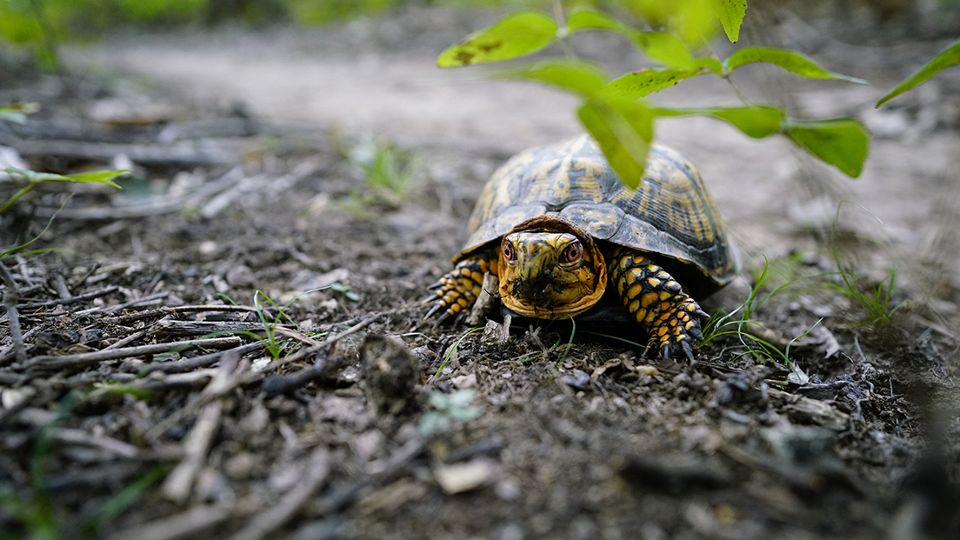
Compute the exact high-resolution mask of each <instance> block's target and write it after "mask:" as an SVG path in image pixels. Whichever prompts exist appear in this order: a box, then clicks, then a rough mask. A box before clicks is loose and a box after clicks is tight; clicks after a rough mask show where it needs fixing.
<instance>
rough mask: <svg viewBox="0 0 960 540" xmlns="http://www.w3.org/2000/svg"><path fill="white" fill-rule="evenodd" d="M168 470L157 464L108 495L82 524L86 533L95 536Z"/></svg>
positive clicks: (166, 467) (166, 466) (168, 468)
mask: <svg viewBox="0 0 960 540" xmlns="http://www.w3.org/2000/svg"><path fill="white" fill-rule="evenodd" d="M169 470H170V467H169V466H168V465H157V466H155V467H153V468H152V469H150V470H149V471H148V472H147V473H146V474H145V475H143V476H141V477H140V478H138V479H137V480H135V481H134V482H133V483H131V484H130V485H128V486H126V487H124V488H123V489H122V490H120V492H119V493H117V494H116V495H114V496H112V497H110V499H109V500H107V502H106V503H104V504H103V506H101V507H100V508H98V509H97V511H96V512H95V513H94V515H93V516H92V517H91V518H90V519H89V520H88V521H87V523H86V524H85V525H84V529H86V531H87V533H88V534H90V535H92V536H96V535H97V534H98V533H99V532H100V531H101V529H103V528H104V527H105V526H106V525H107V524H109V523H110V522H111V521H113V520H114V519H116V518H117V516H119V515H120V514H122V513H123V512H124V511H126V510H127V509H129V508H130V507H131V506H133V505H134V504H136V503H137V501H139V500H140V499H141V498H142V497H143V495H144V494H145V493H146V492H147V490H148V489H150V487H151V486H153V485H154V484H156V483H157V482H158V481H159V480H160V479H161V478H163V477H164V476H166V474H167V471H169Z"/></svg>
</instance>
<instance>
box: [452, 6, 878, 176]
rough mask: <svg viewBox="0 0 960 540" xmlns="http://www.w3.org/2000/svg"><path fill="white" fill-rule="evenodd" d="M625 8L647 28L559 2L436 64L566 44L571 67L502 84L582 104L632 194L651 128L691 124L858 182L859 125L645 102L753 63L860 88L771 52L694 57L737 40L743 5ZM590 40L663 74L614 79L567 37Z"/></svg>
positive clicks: (797, 57) (491, 31)
mask: <svg viewBox="0 0 960 540" xmlns="http://www.w3.org/2000/svg"><path fill="white" fill-rule="evenodd" d="M626 6H627V7H628V9H632V11H633V12H634V14H635V15H638V16H639V17H640V18H641V19H642V20H643V21H644V23H645V24H646V26H647V28H638V27H634V26H631V25H630V24H627V23H625V22H623V21H622V20H620V19H618V18H615V17H613V16H611V15H609V14H607V13H605V12H602V11H597V10H592V9H579V10H575V11H573V12H571V13H570V14H569V15H567V14H565V13H564V11H563V9H562V3H561V2H556V3H555V10H554V16H553V17H550V16H547V15H545V14H542V13H539V12H534V11H527V12H521V13H515V14H513V15H510V16H507V17H505V18H503V19H501V20H500V21H498V22H497V23H495V24H494V25H493V26H490V27H488V28H486V29H483V30H480V31H478V32H476V33H474V34H472V35H471V36H469V37H467V38H466V39H465V40H464V41H463V42H461V43H459V44H456V45H453V46H451V47H449V48H448V49H446V50H445V51H443V52H442V53H441V54H440V55H439V57H438V58H437V65H439V66H440V67H457V66H468V65H472V64H479V63H488V62H502V61H506V60H512V59H515V58H519V57H523V56H527V55H530V54H533V53H536V52H538V51H540V50H542V49H544V48H545V47H547V46H548V45H550V44H552V43H555V42H559V43H560V44H561V45H566V47H565V48H564V51H565V52H566V54H567V58H564V59H551V60H546V61H542V62H539V63H536V64H533V65H529V66H526V67H520V68H515V69H510V70H507V71H505V72H503V75H504V76H507V77H511V78H517V79H526V80H532V81H536V82H539V83H543V84H547V85H551V86H554V87H557V88H559V89H561V90H564V91H567V92H570V93H572V94H574V95H576V96H578V97H579V98H580V99H581V104H580V107H579V108H578V110H577V115H578V116H579V118H580V122H581V123H582V124H583V126H584V128H585V129H586V130H587V132H588V133H590V135H591V136H593V138H594V139H595V140H596V141H597V144H598V145H599V146H600V149H601V150H602V151H603V154H604V155H605V156H606V158H607V160H608V161H609V162H610V165H611V167H612V168H613V169H614V171H616V172H617V175H618V176H619V177H620V179H621V181H623V182H624V183H625V184H626V185H628V186H629V187H634V188H635V187H637V186H638V185H639V183H640V181H641V179H642V178H643V170H644V166H645V163H646V156H647V152H648V151H649V147H650V144H651V143H652V142H653V139H654V123H655V121H656V120H657V119H661V118H673V117H683V116H691V115H697V116H707V117H710V118H714V119H717V120H721V121H723V122H726V123H728V124H730V125H732V126H733V127H735V128H736V129H738V130H740V131H741V132H743V133H744V134H745V135H747V136H749V137H753V138H763V137H769V136H772V135H784V136H786V137H787V138H788V139H789V140H790V141H791V142H793V143H794V144H796V145H797V146H799V147H801V148H803V149H804V150H806V151H808V152H810V153H811V154H813V155H814V156H816V157H818V158H819V159H821V160H823V161H824V162H826V163H829V164H830V165H833V166H835V167H837V168H838V169H839V170H840V171H842V172H843V173H844V174H847V175H848V176H851V177H857V176H859V175H860V173H861V172H862V170H863V163H864V161H865V160H866V157H867V152H868V148H869V134H868V133H867V131H866V130H865V129H864V128H863V126H862V125H861V124H860V123H859V122H857V121H856V120H853V119H850V118H838V119H829V120H812V121H811V120H799V119H795V118H791V117H789V116H788V115H787V114H786V112H785V111H783V110H781V109H779V108H776V107H772V106H766V105H754V104H750V103H747V102H746V101H744V104H743V105H742V106H735V107H714V106H707V107H693V108H666V107H658V106H654V105H652V104H651V103H649V102H648V101H647V100H646V98H647V96H649V95H651V94H653V93H655V92H659V91H661V90H663V89H665V88H668V87H671V86H673V85H675V84H677V83H679V82H681V81H683V80H685V79H690V78H693V77H700V76H704V75H715V76H718V77H721V78H723V79H724V80H726V81H728V82H730V84H733V82H732V80H731V76H732V75H733V73H734V72H735V71H736V70H738V69H740V68H742V67H744V66H748V65H751V64H756V63H766V64H772V65H775V66H778V67H779V68H781V69H783V70H784V71H787V72H789V73H792V74H794V75H797V76H800V77H804V78H808V79H832V80H840V81H847V82H853V83H859V84H865V81H862V80H860V79H857V78H855V77H850V76H847V75H842V74H839V73H835V72H832V71H829V70H826V69H824V68H822V67H821V66H820V65H819V64H817V63H816V62H814V61H813V60H812V59H810V58H808V57H806V56H804V55H803V54H800V53H798V52H795V51H790V50H785V49H777V48H773V47H745V48H742V49H740V50H737V51H735V52H734V53H733V54H731V55H730V56H729V57H727V58H726V59H723V60H721V59H720V58H719V57H718V56H717V55H716V54H714V53H712V52H710V53H706V54H700V51H701V50H702V49H703V48H704V46H709V41H710V39H711V38H712V37H713V36H714V34H715V33H717V31H718V29H719V28H722V29H723V32H724V33H725V34H726V36H727V38H728V39H729V40H730V42H732V43H735V42H736V41H737V40H738V38H739V33H740V26H741V24H742V22H743V18H744V16H745V14H746V11H747V2H746V0H678V1H676V2H669V3H667V2H646V1H644V2H631V3H628V4H626ZM586 31H600V32H612V33H615V34H619V35H621V36H623V37H625V38H627V39H628V40H630V41H631V42H632V43H633V44H634V45H635V46H636V47H637V48H638V49H639V50H640V51H641V52H642V53H643V54H644V55H645V56H647V58H649V59H650V60H652V61H654V62H656V63H657V64H659V65H660V67H656V68H646V69H641V70H638V71H634V72H631V73H627V74H624V75H622V76H620V77H617V78H615V79H613V80H610V79H609V78H608V76H607V75H606V73H605V72H604V70H603V69H601V68H600V67H599V66H598V65H596V64H594V63H592V62H588V61H585V60H582V59H579V58H576V57H575V54H574V53H573V48H572V47H571V46H570V40H571V38H572V37H573V36H575V35H576V34H579V33H581V32H586ZM734 88H735V89H736V87H735V86H734ZM738 95H739V91H738Z"/></svg>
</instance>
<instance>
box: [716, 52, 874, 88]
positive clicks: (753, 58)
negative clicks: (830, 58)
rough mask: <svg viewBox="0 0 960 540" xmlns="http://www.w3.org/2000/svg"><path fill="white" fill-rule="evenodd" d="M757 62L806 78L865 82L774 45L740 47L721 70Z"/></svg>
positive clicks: (728, 70)
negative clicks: (829, 69) (830, 69)
mask: <svg viewBox="0 0 960 540" xmlns="http://www.w3.org/2000/svg"><path fill="white" fill-rule="evenodd" d="M758 62H765V63H768V64H774V65H776V66H779V67H780V68H782V69H784V70H786V71H789V72H790V73H793V74H795V75H799V76H801V77H805V78H807V79H834V80H841V81H847V82H852V83H856V84H867V81H865V80H863V79H858V78H856V77H850V76H848V75H843V74H841V73H834V72H832V71H827V70H825V69H823V68H822V67H820V66H819V65H818V64H817V63H816V62H814V61H813V60H811V59H810V58H808V57H807V56H805V55H803V54H800V53H798V52H794V51H788V50H785V49H777V48H774V47H745V48H743V49H740V50H739V51H737V52H735V53H733V54H731V55H730V57H729V58H727V59H726V60H725V61H724V62H723V71H724V74H729V73H731V72H732V71H733V70H735V69H737V68H739V67H742V66H745V65H748V64H755V63H758Z"/></svg>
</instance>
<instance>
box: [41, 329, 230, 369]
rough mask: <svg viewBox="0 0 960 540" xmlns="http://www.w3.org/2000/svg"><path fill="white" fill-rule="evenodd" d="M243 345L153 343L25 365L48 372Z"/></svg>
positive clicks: (197, 341)
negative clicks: (125, 359)
mask: <svg viewBox="0 0 960 540" xmlns="http://www.w3.org/2000/svg"><path fill="white" fill-rule="evenodd" d="M240 343H241V340H240V338H238V337H234V336H230V337H221V338H209V339H187V340H184V341H171V342H168V343H153V344H150V345H140V346H138V347H119V348H116V349H105V350H102V351H94V352H88V353H79V354H65V355H62V356H35V357H34V358H33V359H32V360H30V361H29V362H27V363H26V364H25V365H26V367H27V368H29V369H31V370H39V371H47V370H55V369H61V368H65V367H82V366H86V365H89V364H95V363H97V362H103V361H105V360H117V359H119V358H128V357H131V356H145V355H149V354H159V353H165V352H172V351H176V350H181V349H188V348H192V347H235V346H237V345H239V344H240Z"/></svg>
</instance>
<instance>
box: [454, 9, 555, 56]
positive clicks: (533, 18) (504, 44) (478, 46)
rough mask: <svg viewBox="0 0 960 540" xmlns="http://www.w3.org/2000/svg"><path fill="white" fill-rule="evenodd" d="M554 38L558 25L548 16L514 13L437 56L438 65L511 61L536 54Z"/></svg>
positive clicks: (532, 13)
mask: <svg viewBox="0 0 960 540" xmlns="http://www.w3.org/2000/svg"><path fill="white" fill-rule="evenodd" d="M556 36H557V24H556V23H555V22H553V19H551V18H550V17H547V16H546V15H543V14H540V13H534V12H529V11H528V12H522V13H516V14H514V15H510V16H508V17H505V18H503V19H501V20H500V21H498V22H497V23H496V24H494V25H493V26H491V27H489V28H487V29H484V30H481V31H479V32H476V33H474V34H472V35H470V37H468V38H467V39H466V40H465V41H464V42H462V43H460V44H458V45H453V46H452V47H449V48H447V50H445V51H443V52H442V53H440V56H439V57H437V65H438V66H440V67H456V66H468V65H470V64H480V63H485V62H500V61H503V60H510V59H513V58H517V57H520V56H525V55H528V54H533V53H535V52H537V51H539V50H540V49H542V48H544V47H546V46H547V45H549V44H550V43H551V42H552V41H553V40H554V39H555V38H556Z"/></svg>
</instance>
